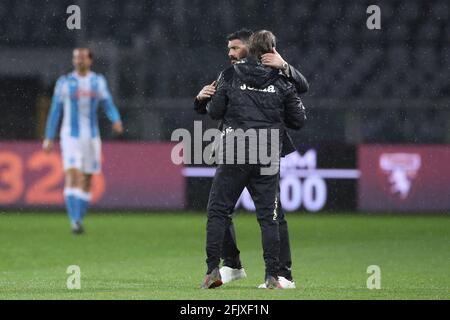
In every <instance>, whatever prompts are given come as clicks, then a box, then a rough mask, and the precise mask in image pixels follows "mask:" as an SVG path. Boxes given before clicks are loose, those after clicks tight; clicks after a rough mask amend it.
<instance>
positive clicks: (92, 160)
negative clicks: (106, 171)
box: [61, 137, 102, 174]
mask: <svg viewBox="0 0 450 320" xmlns="http://www.w3.org/2000/svg"><path fill="white" fill-rule="evenodd" d="M101 149H102V143H101V140H100V138H93V139H78V138H72V137H62V138H61V150H62V158H63V165H64V171H67V170H68V169H78V170H80V171H81V172H83V173H87V174H94V173H99V172H100V171H101Z"/></svg>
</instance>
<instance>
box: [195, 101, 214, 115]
mask: <svg viewBox="0 0 450 320" xmlns="http://www.w3.org/2000/svg"><path fill="white" fill-rule="evenodd" d="M209 100H210V99H207V100H201V101H200V100H198V99H197V98H196V99H195V101H194V110H195V112H197V113H198V114H206V113H207V112H206V105H207V104H208V102H209Z"/></svg>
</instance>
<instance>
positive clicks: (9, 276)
mask: <svg viewBox="0 0 450 320" xmlns="http://www.w3.org/2000/svg"><path fill="white" fill-rule="evenodd" d="M288 221H289V228H290V237H291V245H292V255H293V262H294V266H293V270H294V277H295V280H296V284H297V287H298V288H297V289H295V290H261V289H257V288H256V287H257V285H258V284H260V283H261V282H262V281H263V260H262V251H261V241H260V231H259V226H258V224H257V221H256V218H255V216H254V215H251V214H238V215H237V216H236V218H235V223H236V230H237V237H238V244H239V247H240V249H241V256H242V261H243V264H244V267H245V268H246V271H247V273H248V278H247V279H245V280H241V281H237V282H233V283H230V284H227V285H224V286H222V287H221V288H218V289H215V290H207V291H202V290H200V289H198V287H199V284H200V282H201V280H202V278H203V275H204V272H205V271H206V270H205V263H204V260H205V253H204V242H205V223H206V218H205V214H204V213H178V214H169V213H152V214H132V213H123V214H101V213H94V214H90V215H89V216H88V217H87V220H86V223H85V225H86V229H87V233H86V234H85V235H83V236H73V235H72V234H70V232H69V228H68V221H67V218H66V216H65V214H63V213H60V214H58V213H36V214H31V213H26V214H15V213H7V214H0V299H199V300H203V299H448V298H450V273H449V271H450V218H449V217H448V216H430V217H424V216H387V215H383V216H376V215H356V214H354V215H346V214H344V215H336V214H333V215H331V214H330V215H328V214H320V215H315V214H290V215H288ZM69 265H78V266H79V267H80V268H81V290H68V289H67V287H66V281H67V277H68V276H69V275H68V274H66V269H67V267H68V266H69ZM369 265H378V266H379V267H380V268H381V289H380V290H369V289H367V287H366V281H367V278H368V277H369V276H370V275H369V274H367V267H368V266H369Z"/></svg>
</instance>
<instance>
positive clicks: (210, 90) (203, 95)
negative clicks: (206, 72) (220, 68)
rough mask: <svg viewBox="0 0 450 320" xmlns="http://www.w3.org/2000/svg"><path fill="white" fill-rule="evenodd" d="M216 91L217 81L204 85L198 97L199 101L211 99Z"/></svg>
mask: <svg viewBox="0 0 450 320" xmlns="http://www.w3.org/2000/svg"><path fill="white" fill-rule="evenodd" d="M215 93H216V81H213V82H212V83H211V84H209V85H207V86H204V87H203V89H202V90H201V91H200V92H199V94H198V95H197V97H196V99H197V100H198V101H203V100H207V99H210V98H211V97H212V96H213V95H214V94H215Z"/></svg>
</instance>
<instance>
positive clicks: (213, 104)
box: [206, 77, 229, 120]
mask: <svg viewBox="0 0 450 320" xmlns="http://www.w3.org/2000/svg"><path fill="white" fill-rule="evenodd" d="M228 86H229V85H228V83H227V82H226V81H225V80H224V77H220V78H219V81H218V84H217V90H216V93H215V94H214V95H213V96H212V97H211V100H210V101H209V102H208V104H207V106H206V110H207V112H208V114H209V116H210V117H211V119H213V120H221V119H223V117H224V116H225V113H226V111H227V104H228V95H227V91H228Z"/></svg>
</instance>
